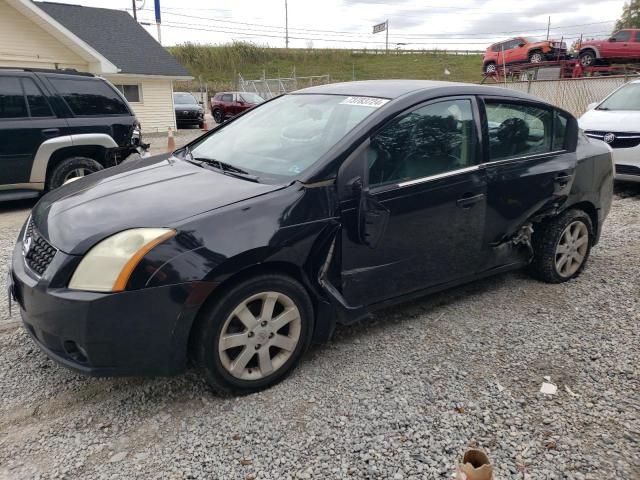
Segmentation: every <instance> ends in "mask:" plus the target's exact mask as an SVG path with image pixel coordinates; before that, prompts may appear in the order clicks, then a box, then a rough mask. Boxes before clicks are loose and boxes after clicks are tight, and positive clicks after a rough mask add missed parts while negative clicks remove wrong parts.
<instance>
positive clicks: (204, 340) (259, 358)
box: [194, 274, 314, 394]
mask: <svg viewBox="0 0 640 480" xmlns="http://www.w3.org/2000/svg"><path fill="white" fill-rule="evenodd" d="M201 315H202V317H201V318H200V322H201V323H200V326H199V331H198V332H197V337H196V342H195V344H194V347H195V352H194V353H195V356H196V360H197V363H198V364H199V365H201V366H203V367H204V368H205V372H206V378H207V382H208V383H209V385H211V387H212V388H213V389H214V390H215V391H217V392H220V393H234V394H247V393H251V392H255V391H258V390H263V389H265V388H268V387H271V386H272V385H275V384H276V383H278V382H280V381H281V380H283V379H284V378H285V377H286V376H287V375H288V374H289V373H290V372H291V370H293V368H294V367H295V366H296V364H297V363H298V361H299V360H300V357H301V356H302V354H303V353H304V352H305V350H306V349H307V347H308V346H309V344H310V343H311V335H312V333H313V324H314V318H313V307H312V304H311V300H310V299H309V296H308V295H307V292H306V290H305V289H304V287H303V286H302V285H300V284H299V283H298V282H297V281H295V280H294V279H292V278H290V277H287V276H285V275H279V274H268V275H259V276H256V277H253V278H250V279H248V280H245V281H243V282H241V283H239V284H237V285H235V286H233V287H231V288H230V289H229V290H227V291H226V292H224V293H223V295H222V296H220V297H218V298H217V299H216V301H214V302H211V303H210V304H209V305H208V306H207V307H205V309H204V310H203V312H202V313H201Z"/></svg>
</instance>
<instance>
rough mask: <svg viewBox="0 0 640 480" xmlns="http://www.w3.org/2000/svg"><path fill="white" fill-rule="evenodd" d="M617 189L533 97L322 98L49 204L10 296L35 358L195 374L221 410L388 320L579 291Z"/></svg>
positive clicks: (294, 100) (324, 89)
mask: <svg viewBox="0 0 640 480" xmlns="http://www.w3.org/2000/svg"><path fill="white" fill-rule="evenodd" d="M612 189H613V170H612V162H611V154H610V150H609V148H608V147H607V146H606V145H605V144H604V143H602V142H599V141H597V140H592V139H589V138H587V137H585V136H584V135H583V134H582V133H581V132H580V131H579V129H578V125H577V122H576V120H575V118H574V117H573V116H571V115H570V114H568V113H567V112H564V111H562V110H559V109H558V108H555V107H553V106H551V105H549V104H546V103H542V102H540V101H538V100H536V99H534V98H532V97H529V96H527V95H524V94H521V93H518V92H515V91H511V90H507V89H502V88H492V87H483V86H477V85H465V84H454V83H440V82H429V81H371V82H353V83H343V84H334V85H325V86H319V87H313V88H309V89H306V90H301V91H298V92H295V93H294V94H289V95H284V96H281V97H279V98H276V99H274V100H272V101H268V102H266V103H264V104H262V105H260V106H258V107H256V108H254V109H252V110H249V111H248V112H246V113H244V114H242V115H241V116H239V117H236V118H235V119H233V120H232V121H230V122H228V123H225V124H223V125H221V126H219V127H218V128H216V129H215V130H213V131H211V132H209V133H208V134H206V135H204V136H202V137H200V138H199V139H197V140H196V141H194V142H193V143H191V144H189V145H188V146H187V147H185V148H182V149H180V150H177V151H176V152H174V153H173V154H172V155H170V156H167V155H164V156H160V157H154V158H144V159H140V160H136V161H134V162H132V163H128V162H127V163H124V164H122V165H120V166H118V167H114V168H110V169H108V170H105V171H101V172H97V173H95V174H92V175H90V176H88V177H86V178H83V179H80V180H78V181H76V182H73V183H70V184H67V185H65V186H63V187H62V188H60V189H58V190H55V191H53V192H51V193H49V194H47V195H46V196H44V197H43V198H42V199H41V200H40V201H39V203H38V204H37V205H36V206H35V207H34V209H33V212H32V215H31V217H30V218H29V219H28V221H27V222H26V224H25V225H24V227H23V229H22V232H21V233H20V238H19V239H18V242H17V245H16V247H15V250H14V252H13V262H12V267H11V272H10V277H9V281H10V289H11V295H12V296H13V298H14V300H15V301H17V303H18V304H19V305H20V310H21V314H22V318H23V320H24V325H25V328H26V330H27V331H28V332H29V334H30V335H31V336H32V337H33V340H34V341H35V342H36V343H37V344H38V346H39V347H40V348H41V349H42V350H44V351H45V352H46V353H47V354H48V355H49V356H50V357H51V358H53V359H55V360H57V361H58V362H60V363H62V364H63V365H66V366H68V367H72V368H74V369H76V370H79V371H80V372H83V373H86V374H89V375H138V374H145V375H167V374H175V373H177V372H180V371H182V370H183V369H184V368H185V366H186V365H187V363H188V362H187V360H188V359H192V360H193V361H194V362H195V363H196V364H197V365H200V366H201V367H204V370H205V371H206V376H207V379H208V381H209V382H210V384H211V385H212V386H213V387H214V388H215V389H217V390H221V391H230V392H236V393H242V392H249V391H255V390H259V389H262V388H265V387H268V386H270V385H272V384H274V383H276V382H278V381H279V380H281V379H282V378H283V377H284V376H285V375H286V374H287V373H288V372H289V371H290V370H291V369H292V368H293V367H294V366H295V365H296V364H297V363H298V361H299V360H300V357H301V356H302V354H303V352H304V351H305V349H306V348H307V347H308V346H309V344H310V343H311V342H318V341H325V340H327V339H329V337H330V336H331V334H332V332H333V330H334V328H335V326H336V324H338V323H340V324H348V323H351V322H354V321H356V320H358V319H362V318H363V317H365V316H367V315H368V314H369V313H370V312H372V311H374V310H375V309H378V308H380V307H382V306H388V305H390V304H392V303H395V302H399V301H403V300H406V299H409V298H413V297H417V296H420V295H424V294H426V293H430V292H434V291H437V290H442V289H445V288H449V287H452V286H455V285H458V284H461V283H464V282H468V281H470V280H474V279H479V278H482V277H486V276H488V275H493V274H497V273H500V272H505V271H507V270H512V269H516V268H521V267H525V266H528V267H529V269H530V271H531V272H532V273H533V274H534V275H535V276H536V277H537V278H539V279H541V280H543V281H546V282H551V283H558V282H565V281H567V280H569V279H572V278H574V277H576V276H577V275H579V274H580V272H581V271H582V269H583V268H584V267H585V264H586V262H587V259H588V257H589V252H590V250H591V247H592V246H593V245H595V244H596V243H597V242H598V238H599V237H600V233H601V230H602V227H603V223H604V220H605V217H606V215H607V213H608V211H609V208H610V205H611V198H612Z"/></svg>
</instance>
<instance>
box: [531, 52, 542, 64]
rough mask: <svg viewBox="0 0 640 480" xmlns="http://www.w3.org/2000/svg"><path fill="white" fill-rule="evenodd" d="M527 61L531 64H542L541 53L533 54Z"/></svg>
mask: <svg viewBox="0 0 640 480" xmlns="http://www.w3.org/2000/svg"><path fill="white" fill-rule="evenodd" d="M529 60H530V61H531V63H540V62H542V60H543V57H542V54H541V53H534V54H533V55H531V58H530V59H529Z"/></svg>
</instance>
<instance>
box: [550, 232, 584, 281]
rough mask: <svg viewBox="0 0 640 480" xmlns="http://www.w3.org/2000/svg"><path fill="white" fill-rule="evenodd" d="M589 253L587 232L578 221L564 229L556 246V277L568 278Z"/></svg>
mask: <svg viewBox="0 0 640 480" xmlns="http://www.w3.org/2000/svg"><path fill="white" fill-rule="evenodd" d="M588 251H589V230H588V229H587V226H586V225H585V224H584V223H583V222H581V221H580V220H576V221H574V222H571V223H570V224H569V225H568V226H567V228H565V229H564V231H563V232H562V235H560V240H559V241H558V245H557V246H556V254H555V263H556V271H557V272H558V275H560V276H561V277H563V278H568V277H571V276H572V275H574V274H575V273H576V272H577V271H578V270H579V269H580V267H581V266H582V264H583V263H584V260H585V258H586V256H587V252H588Z"/></svg>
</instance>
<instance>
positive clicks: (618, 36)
mask: <svg viewBox="0 0 640 480" xmlns="http://www.w3.org/2000/svg"><path fill="white" fill-rule="evenodd" d="M632 60H633V61H637V60H640V29H637V28H628V29H625V30H619V31H617V32H615V33H614V34H613V35H611V37H609V38H608V39H606V40H588V41H585V42H582V44H581V45H580V63H582V65H583V66H585V67H590V66H591V65H594V64H595V63H596V62H601V63H615V62H628V61H632Z"/></svg>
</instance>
